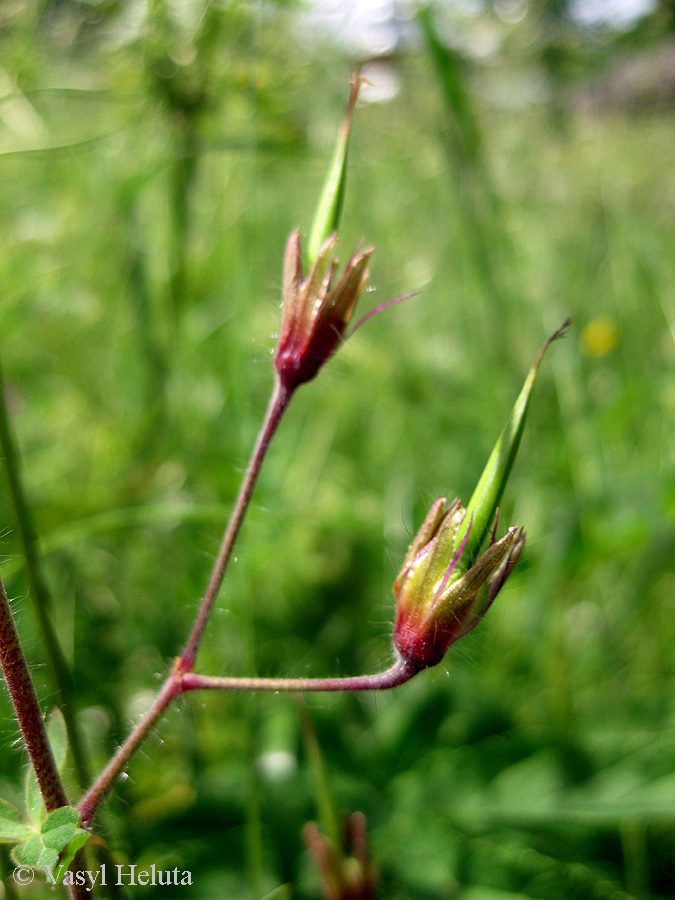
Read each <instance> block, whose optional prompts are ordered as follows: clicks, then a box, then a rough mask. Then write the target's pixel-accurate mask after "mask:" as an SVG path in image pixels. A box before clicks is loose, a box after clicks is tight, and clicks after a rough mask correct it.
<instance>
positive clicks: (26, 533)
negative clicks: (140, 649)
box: [0, 365, 90, 785]
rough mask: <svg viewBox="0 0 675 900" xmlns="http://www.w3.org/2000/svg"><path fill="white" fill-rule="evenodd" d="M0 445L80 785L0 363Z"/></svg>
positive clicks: (69, 702)
mask: <svg viewBox="0 0 675 900" xmlns="http://www.w3.org/2000/svg"><path fill="white" fill-rule="evenodd" d="M0 448H1V449H2V455H3V457H4V467H5V470H6V472H7V481H8V483H9V492H10V496H11V499H12V506H13V508H14V515H15V517H16V522H17V530H18V534H19V540H20V542H21V549H22V552H23V556H24V559H25V561H26V573H27V576H28V582H29V584H30V588H31V593H32V595H33V603H34V606H35V611H36V613H37V619H38V625H39V627H40V631H41V632H42V636H43V639H44V643H45V650H46V654H47V659H48V661H49V664H50V668H51V672H52V680H53V682H54V688H55V693H56V697H55V700H56V703H57V705H58V706H59V707H60V708H61V711H62V713H63V719H64V721H65V723H66V730H67V732H68V743H69V745H70V750H71V753H72V755H73V762H74V763H75V770H76V772H77V777H78V781H79V783H80V785H85V784H87V783H88V782H89V778H90V776H89V772H88V768H87V764H86V760H85V754H84V750H83V747H82V741H81V739H80V733H79V730H78V728H77V724H76V722H75V716H74V709H75V706H74V685H73V679H72V674H71V672H70V669H69V667H68V663H67V662H66V660H65V657H64V655H63V650H62V649H61V645H60V644H59V639H58V636H57V634H56V630H55V628H54V625H53V623H52V620H51V618H50V615H49V608H50V606H51V601H50V597H49V591H48V590H47V585H46V581H45V578H44V575H43V572H42V565H41V562H40V553H39V549H38V548H39V542H38V536H37V531H36V529H35V525H34V523H33V518H32V516H31V512H30V507H29V505H28V501H27V499H26V493H25V490H24V487H23V480H22V478H21V461H20V457H19V452H18V450H17V445H16V441H15V439H14V435H13V433H12V427H11V423H10V419H9V414H8V411H7V402H6V399H5V391H4V380H3V375H2V366H1V365H0Z"/></svg>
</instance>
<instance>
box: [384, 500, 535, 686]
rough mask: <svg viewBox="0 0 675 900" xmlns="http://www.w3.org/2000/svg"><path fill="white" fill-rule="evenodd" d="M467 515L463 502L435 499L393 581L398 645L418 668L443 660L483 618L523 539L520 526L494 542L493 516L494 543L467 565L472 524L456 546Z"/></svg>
mask: <svg viewBox="0 0 675 900" xmlns="http://www.w3.org/2000/svg"><path fill="white" fill-rule="evenodd" d="M464 517H465V510H464V509H463V507H462V505H461V504H460V502H459V500H457V501H455V502H454V503H452V504H450V506H449V507H448V508H447V509H446V505H445V498H444V497H441V499H440V500H437V501H436V503H434V505H433V506H432V507H431V510H430V511H429V514H428V516H427V518H426V519H425V521H424V524H423V525H422V527H421V529H420V531H419V534H418V535H417V537H416V538H415V539H414V540H413V542H412V544H411V545H410V549H409V550H408V554H407V556H406V558H405V561H404V563H403V568H402V569H401V571H400V573H399V575H398V577H397V579H396V581H395V582H394V595H395V597H396V625H395V628H394V646H395V647H396V649H397V650H398V652H399V653H400V655H401V656H402V657H403V659H405V660H406V662H408V663H409V664H410V665H411V666H413V667H414V668H415V669H418V670H419V669H425V668H428V667H429V666H435V665H436V664H437V663H439V662H440V661H441V660H442V659H443V657H444V655H445V652H446V650H447V649H448V647H449V646H450V645H451V644H453V643H454V642H455V641H457V640H459V638H461V637H463V636H464V635H465V634H467V633H468V632H469V631H471V629H472V628H473V627H474V626H475V625H476V624H477V623H478V622H479V621H480V620H481V619H482V618H483V616H484V615H485V613H486V612H487V610H488V609H489V607H490V605H491V604H492V601H493V600H494V599H495V597H496V596H497V594H498V593H499V591H500V589H501V588H502V586H503V584H504V582H505V581H506V579H507V578H508V576H509V575H510V573H511V571H512V569H513V567H514V566H515V564H516V562H517V560H518V557H519V556H520V554H521V552H522V549H523V545H524V543H525V535H524V533H523V531H522V529H520V530H518V529H517V528H509V530H508V531H507V533H506V534H505V535H504V537H503V538H501V540H499V541H496V542H495V531H496V526H497V521H496V519H495V528H494V530H493V534H492V539H491V540H490V546H489V547H488V549H487V550H486V551H485V553H483V554H482V555H481V556H479V557H478V559H477V560H476V561H475V562H474V563H473V565H470V566H468V567H467V564H466V562H465V561H464V560H463V559H462V555H463V553H464V550H465V547H466V543H467V540H468V537H469V534H470V533H471V525H469V527H468V529H467V531H466V533H465V535H464V537H463V538H462V539H461V543H460V545H459V547H456V541H457V537H458V535H459V533H460V528H461V527H462V523H463V521H464Z"/></svg>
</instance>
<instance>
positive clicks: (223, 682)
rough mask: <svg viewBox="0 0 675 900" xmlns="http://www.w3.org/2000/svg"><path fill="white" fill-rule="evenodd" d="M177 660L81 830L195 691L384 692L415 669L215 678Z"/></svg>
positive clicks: (103, 780) (89, 803) (85, 806)
mask: <svg viewBox="0 0 675 900" xmlns="http://www.w3.org/2000/svg"><path fill="white" fill-rule="evenodd" d="M179 664H180V660H178V661H177V663H176V666H175V667H174V669H173V671H172V672H171V674H170V675H169V677H168V678H167V680H166V681H165V682H164V686H163V687H162V690H161V691H160V692H159V694H158V695H157V698H156V700H155V702H154V703H153V704H152V706H151V707H150V709H149V710H148V711H147V713H146V714H145V716H144V717H143V719H142V720H141V721H140V722H139V724H138V725H137V726H136V728H134V730H133V731H132V732H131V734H130V735H129V737H128V738H127V739H126V741H125V742H124V743H123V744H122V746H121V747H120V748H119V750H118V751H117V753H116V754H115V755H114V756H113V758H112V759H111V760H110V762H109V763H108V765H107V766H106V768H105V769H104V770H103V772H102V773H101V774H100V775H99V777H98V778H97V779H96V781H95V782H94V784H93V785H92V787H91V788H90V789H89V791H88V792H87V793H86V794H85V796H84V797H83V798H82V800H80V802H79V803H78V806H77V808H78V809H79V811H80V814H81V815H82V827H83V828H88V827H90V825H91V823H92V820H93V817H94V814H95V812H96V809H97V807H98V805H99V804H100V802H101V801H102V800H103V798H104V797H105V796H106V794H108V793H109V791H110V789H111V788H112V786H113V784H114V783H115V781H116V780H117V778H118V777H119V775H120V774H121V773H122V772H123V771H124V769H125V768H126V766H127V764H128V763H129V761H130V760H131V758H132V756H133V755H134V754H135V753H136V751H137V750H138V748H139V747H140V745H141V744H142V743H143V741H144V740H145V738H146V737H147V736H148V734H149V733H150V731H151V730H152V728H153V727H154V725H155V724H156V723H157V722H158V721H159V719H160V718H161V717H162V716H163V715H164V713H165V712H166V710H167V708H168V707H169V706H170V705H171V703H173V701H174V700H176V699H177V698H178V697H180V696H181V695H182V694H185V693H188V692H190V691H199V690H219V691H274V692H277V693H280V692H282V691H285V692H289V691H298V692H307V691H384V690H389V689H390V688H394V687H398V685H400V684H404V683H405V682H406V681H409V680H410V679H411V678H412V677H413V675H415V674H416V673H417V671H418V670H417V669H415V668H413V667H412V666H410V665H409V664H408V663H407V662H405V660H403V659H401V658H399V659H397V660H396V661H395V662H394V663H393V665H392V666H391V667H390V668H389V669H387V670H386V671H385V672H378V673H377V674H375V675H355V676H352V677H348V678H341V677H338V678H217V677H211V676H208V675H197V674H195V673H194V672H181V671H180V670H179V668H178V667H179Z"/></svg>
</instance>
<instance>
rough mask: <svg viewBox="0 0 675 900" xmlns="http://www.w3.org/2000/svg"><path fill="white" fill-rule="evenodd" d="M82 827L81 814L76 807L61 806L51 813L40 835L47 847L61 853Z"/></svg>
mask: <svg viewBox="0 0 675 900" xmlns="http://www.w3.org/2000/svg"><path fill="white" fill-rule="evenodd" d="M79 827H80V813H79V812H78V811H77V810H76V809H75V807H74V806H60V807H59V808H58V809H55V810H54V811H53V812H50V813H49V815H48V816H47V818H46V819H45V820H44V822H43V823H42V828H41V829H40V833H41V835H42V841H43V843H44V845H45V847H51V848H52V849H54V850H58V851H59V852H61V850H63V849H64V848H65V847H67V846H68V844H69V842H70V841H71V840H72V839H73V837H75V834H76V832H77V831H78V829H79Z"/></svg>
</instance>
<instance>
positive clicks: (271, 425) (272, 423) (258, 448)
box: [176, 378, 293, 673]
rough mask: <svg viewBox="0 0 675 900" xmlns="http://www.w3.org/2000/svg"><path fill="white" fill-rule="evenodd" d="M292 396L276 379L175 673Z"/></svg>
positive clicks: (185, 661)
mask: <svg viewBox="0 0 675 900" xmlns="http://www.w3.org/2000/svg"><path fill="white" fill-rule="evenodd" d="M292 396H293V392H292V391H290V390H289V389H288V388H287V387H285V386H284V385H282V384H281V382H280V380H279V378H276V380H275V383H274V390H273V392H272V396H271V398H270V402H269V406H268V407H267V412H266V414H265V420H264V422H263V425H262V428H261V430H260V434H259V435H258V440H257V442H256V445H255V447H254V449H253V454H252V456H251V461H250V462H249V464H248V468H247V469H246V475H245V476H244V480H243V482H242V485H241V488H240V489H239V496H238V497H237V502H236V503H235V506H234V509H233V510H232V515H231V516H230V521H229V523H228V525H227V528H226V530H225V535H224V537H223V541H222V543H221V545H220V551H219V552H218V557H217V559H216V562H215V564H214V566H213V570H212V572H211V577H210V579H209V583H208V586H207V588H206V593H205V594H204V599H203V600H202V604H201V606H200V608H199V612H198V613H197V618H196V619H195V624H194V626H193V628H192V632H191V634H190V637H189V638H188V642H187V644H186V645H185V650H183V654H182V656H181V657H180V659H179V661H178V664H177V667H176V668H177V671H178V672H182V673H184V672H191V671H192V669H193V667H194V664H195V659H196V658H197V653H198V651H199V644H200V642H201V639H202V635H203V634H204V629H205V628H206V625H207V622H208V620H209V617H210V615H211V612H212V611H213V606H214V604H215V602H216V598H217V596H218V591H219V590H220V585H221V584H222V582H223V578H224V576H225V571H226V569H227V564H228V563H229V561H230V557H231V556H232V549H233V547H234V543H235V541H236V540H237V535H238V534H239V530H240V528H241V526H242V523H243V521H244V517H245V515H246V511H247V509H248V505H249V503H250V501H251V495H252V494H253V489H254V487H255V484H256V481H257V480H258V475H259V474H260V469H261V468H262V464H263V460H264V458H265V454H266V453H267V449H268V447H269V445H270V441H271V440H272V438H273V437H274V433H275V432H276V430H277V428H278V427H279V423H280V421H281V417H282V416H283V414H284V412H285V411H286V408H287V407H288V404H289V403H290V400H291V397H292Z"/></svg>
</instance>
